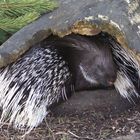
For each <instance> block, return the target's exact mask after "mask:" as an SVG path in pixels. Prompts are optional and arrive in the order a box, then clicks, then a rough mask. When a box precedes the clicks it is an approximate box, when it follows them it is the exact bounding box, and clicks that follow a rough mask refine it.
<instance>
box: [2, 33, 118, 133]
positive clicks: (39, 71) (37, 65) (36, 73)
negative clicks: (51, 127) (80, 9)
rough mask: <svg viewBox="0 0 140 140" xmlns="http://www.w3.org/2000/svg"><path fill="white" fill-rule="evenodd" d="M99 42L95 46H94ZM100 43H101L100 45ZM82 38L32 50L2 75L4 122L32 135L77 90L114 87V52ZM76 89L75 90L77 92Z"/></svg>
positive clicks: (75, 36)
mask: <svg viewBox="0 0 140 140" xmlns="http://www.w3.org/2000/svg"><path fill="white" fill-rule="evenodd" d="M94 42H95V43H94ZM97 42H98V41H97ZM97 42H96V41H91V40H89V39H88V38H86V37H83V36H80V35H69V36H66V37H64V38H62V39H58V40H55V41H54V42H52V43H50V42H49V44H47V45H46V44H45V43H44V44H39V45H38V46H36V47H33V48H31V49H30V50H29V51H28V52H27V53H26V54H25V55H23V56H22V57H21V58H20V59H19V60H18V61H17V62H15V63H13V64H11V65H9V66H7V67H6V68H3V69H2V70H1V71H0V83H1V87H0V95H1V96H0V103H1V106H2V109H3V111H2V116H1V122H5V121H6V119H9V122H10V123H11V124H13V125H14V127H16V128H18V129H22V128H25V129H26V130H27V132H30V131H31V130H32V129H33V128H34V127H36V126H38V125H39V124H40V123H41V122H42V121H43V119H44V118H45V116H46V115H47V114H48V113H49V111H50V110H51V108H53V107H54V106H56V105H58V103H60V102H61V101H62V100H67V99H68V98H69V97H70V96H71V94H72V92H73V89H74V88H75V90H83V89H91V88H93V89H94V87H96V86H101V85H102V86H104V87H108V86H112V85H113V82H114V81H115V80H116V67H115V65H114V62H113V58H112V54H111V50H110V48H109V47H108V46H106V44H104V43H103V42H101V43H99V44H98V43H97ZM73 86H74V88H73Z"/></svg>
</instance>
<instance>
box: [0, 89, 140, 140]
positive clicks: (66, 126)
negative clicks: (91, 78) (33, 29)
mask: <svg viewBox="0 0 140 140" xmlns="http://www.w3.org/2000/svg"><path fill="white" fill-rule="evenodd" d="M99 92H100V93H101V94H103V93H104V91H98V94H99ZM110 92H111V93H114V91H110ZM83 94H85V93H80V94H79V95H78V96H77V95H75V96H74V97H73V98H72V99H71V100H69V101H68V102H67V103H64V104H62V105H60V106H58V107H57V108H56V109H55V111H53V113H51V114H50V115H49V116H48V117H47V118H46V119H45V121H44V122H43V123H42V124H41V125H40V126H39V127H37V128H36V129H34V130H33V131H32V132H31V133H30V134H29V135H27V136H26V137H25V138H24V139H25V140H78V139H80V140H108V139H113V138H114V139H113V140H122V139H123V138H122V137H121V138H118V139H116V137H118V136H125V135H132V134H133V135H134V134H135V133H139V132H140V107H139V105H137V106H133V107H131V108H129V109H122V110H121V111H118V110H120V108H119V107H118V108H117V109H116V110H114V109H111V106H113V104H111V103H109V100H108V98H106V99H102V100H99V97H100V98H101V96H100V95H99V96H97V97H96V98H95V99H94V101H95V103H96V105H95V104H94V105H93V104H92V100H91V101H90V99H91V96H92V95H93V94H92V93H89V95H87V94H86V96H85V97H84V98H83V96H81V95H83ZM105 94H106V93H105ZM106 95H107V96H109V95H108V94H106ZM94 96H95V95H94ZM87 97H88V98H87ZM78 98H79V100H78ZM116 99H117V98H116ZM83 100H84V103H83ZM106 100H107V101H108V103H107V102H105V105H104V104H103V102H104V101H106ZM112 100H113V97H112ZM101 101H102V102H101ZM114 101H115V99H114ZM119 104H120V103H119ZM120 106H121V104H120ZM121 108H122V107H121ZM21 134H23V133H22V132H17V131H15V130H14V129H12V128H10V127H9V128H8V127H7V125H5V126H3V128H2V129H1V133H0V140H19V139H21ZM130 137H131V136H127V138H126V137H125V138H124V140H132V139H134V138H132V137H131V138H130ZM134 137H135V135H134ZM139 139H140V137H139V138H138V139H137V140H139Z"/></svg>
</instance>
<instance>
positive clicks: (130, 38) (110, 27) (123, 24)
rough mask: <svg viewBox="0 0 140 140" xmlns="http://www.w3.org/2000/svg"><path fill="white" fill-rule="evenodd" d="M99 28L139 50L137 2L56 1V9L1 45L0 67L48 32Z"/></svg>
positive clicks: (88, 31)
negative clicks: (57, 5)
mask: <svg viewBox="0 0 140 140" xmlns="http://www.w3.org/2000/svg"><path fill="white" fill-rule="evenodd" d="M79 21H81V22H79ZM100 30H102V31H106V32H108V33H110V34H111V35H113V36H115V37H116V38H117V39H118V41H119V42H120V43H121V44H122V46H123V47H126V46H128V47H130V48H132V49H134V50H136V51H137V52H139V51H140V47H139V44H140V4H139V1H137V0H100V1H99V0H86V1H85V0H80V1H78V0H59V8H58V9H56V10H55V11H53V12H51V13H49V14H45V15H43V16H42V17H41V18H39V19H38V20H36V21H35V22H33V23H31V24H29V25H27V26H26V27H24V28H23V29H21V30H20V31H18V32H17V33H15V34H14V35H13V36H12V37H11V38H10V39H8V40H7V41H6V42H5V43H4V44H2V45H1V46H0V67H2V66H5V65H7V64H9V63H11V62H13V61H15V60H16V59H17V58H18V57H20V56H21V55H22V54H23V53H24V52H25V51H26V50H28V49H29V48H30V47H31V46H32V45H34V44H35V43H37V42H39V41H41V40H43V39H44V38H46V37H48V36H49V35H50V34H51V33H53V34H57V35H59V36H64V35H66V34H69V33H71V32H74V33H80V34H87V35H93V34H96V33H98V32H99V31H100Z"/></svg>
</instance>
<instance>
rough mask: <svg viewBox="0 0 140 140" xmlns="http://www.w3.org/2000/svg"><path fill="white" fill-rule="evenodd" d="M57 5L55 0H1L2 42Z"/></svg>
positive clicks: (0, 22)
mask: <svg viewBox="0 0 140 140" xmlns="http://www.w3.org/2000/svg"><path fill="white" fill-rule="evenodd" d="M56 7H57V3H56V1H54V0H0V44H1V43H2V42H4V41H5V40H6V39H7V38H8V37H9V36H11V35H12V34H13V33H15V32H16V31H18V30H19V29H21V28H22V27H23V26H25V25H27V24H29V23H31V22H32V21H34V20H36V19H37V18H39V17H40V15H42V14H44V13H46V12H49V11H52V10H53V9H54V8H56Z"/></svg>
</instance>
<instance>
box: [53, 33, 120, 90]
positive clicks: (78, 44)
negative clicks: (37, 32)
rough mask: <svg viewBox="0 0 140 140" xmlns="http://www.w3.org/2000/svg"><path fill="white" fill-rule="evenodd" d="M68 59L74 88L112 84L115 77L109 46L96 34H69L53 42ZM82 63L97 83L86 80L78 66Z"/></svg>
mask: <svg viewBox="0 0 140 140" xmlns="http://www.w3.org/2000/svg"><path fill="white" fill-rule="evenodd" d="M52 44H53V45H54V46H56V47H57V48H58V50H59V52H60V53H61V55H63V57H64V59H65V60H66V61H68V64H69V67H70V70H71V72H72V75H73V79H74V85H75V89H76V90H83V89H90V88H95V87H101V86H102V87H108V86H112V85H113V83H114V81H115V80H116V77H117V71H116V66H115V64H114V61H113V57H112V52H111V48H110V47H109V46H108V44H107V43H106V42H105V41H104V40H103V39H102V38H100V39H99V37H98V36H94V37H85V36H82V35H75V34H71V35H68V36H65V37H64V38H61V39H56V40H55V41H54V42H53V43H52ZM80 64H82V66H83V68H84V69H85V71H86V72H87V74H88V76H89V77H90V78H91V79H93V80H95V81H96V82H97V83H94V84H93V83H91V82H89V81H87V80H86V79H85V78H84V76H83V74H82V73H81V70H80V68H79V66H80Z"/></svg>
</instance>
